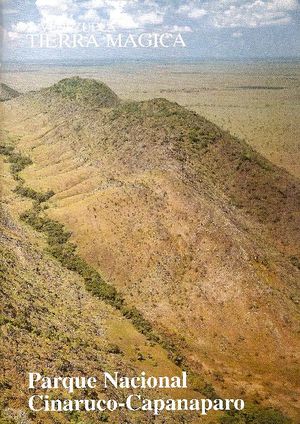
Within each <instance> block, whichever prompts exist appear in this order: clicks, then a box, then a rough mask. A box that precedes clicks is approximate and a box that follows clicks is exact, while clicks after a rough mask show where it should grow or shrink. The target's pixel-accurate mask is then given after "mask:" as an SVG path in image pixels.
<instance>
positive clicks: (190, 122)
mask: <svg viewBox="0 0 300 424" xmlns="http://www.w3.org/2000/svg"><path fill="white" fill-rule="evenodd" d="M72 81H73V79H72V80H71V81H69V82H64V83H63V85H64V86H65V84H66V85H67V86H68V87H69V85H70V84H71V85H72V84H73V82H72ZM77 83H78V84H79V85H80V81H77ZM77 83H76V84H77ZM54 87H55V86H54ZM76 90H79V91H80V88H78V86H77V88H76ZM82 91H83V92H84V85H83V86H82ZM100 104H101V102H100ZM107 106H111V105H110V104H107ZM6 109H7V110H6V116H7V121H6V127H7V129H8V130H9V131H10V132H11V133H12V134H15V135H18V136H20V137H21V138H20V141H19V143H18V148H19V149H21V150H22V151H24V152H26V154H28V155H29V156H30V157H31V158H32V160H33V165H32V166H30V167H27V168H26V169H25V170H24V171H23V172H22V177H23V178H24V179H25V182H26V185H28V186H30V187H32V188H34V189H35V190H38V191H46V190H49V189H50V190H53V191H54V192H55V196H53V197H52V198H51V200H50V202H49V205H50V207H49V209H48V210H47V215H48V216H49V217H51V218H52V219H57V220H59V221H60V222H62V223H63V224H65V226H66V227H67V229H69V230H70V231H72V234H73V235H72V241H73V242H75V243H76V244H77V245H78V248H79V252H80V254H81V256H82V257H84V258H85V259H86V260H87V261H88V262H89V263H90V264H92V265H93V266H94V267H96V268H97V269H98V270H99V271H100V272H101V274H102V275H103V277H104V278H105V279H106V280H107V281H109V282H110V283H111V284H113V285H114V286H115V287H117V288H118V290H119V291H120V292H121V293H122V295H123V296H124V297H125V299H126V301H127V302H128V303H129V304H130V305H133V306H136V307H137V308H138V309H139V310H140V311H142V312H143V314H144V315H145V317H146V318H147V319H148V320H149V321H150V322H151V323H152V325H153V326H154V327H155V328H157V329H158V330H159V331H160V332H162V333H164V334H165V335H166V336H167V337H169V338H171V339H173V340H174V342H175V343H176V344H177V345H178V346H179V347H180V348H181V349H182V350H183V351H184V352H185V353H186V360H187V361H188V363H189V366H190V367H191V368H193V369H194V370H197V371H201V373H203V374H205V375H206V377H207V378H208V379H209V380H210V381H211V382H212V383H213V384H214V386H215V387H216V388H217V389H218V390H219V391H220V392H221V393H222V394H224V395H230V397H234V396H238V395H245V396H246V397H247V399H251V398H255V399H259V401H261V402H262V403H263V404H264V403H266V404H272V405H275V406H276V405H277V406H279V405H280V406H281V407H282V405H285V407H284V408H285V410H286V411H288V412H290V413H291V411H295V397H296V393H297V374H296V371H297V369H298V367H297V353H296V352H297V348H298V340H299V339H298V336H297V334H298V333H297V332H298V324H297V320H298V317H299V315H298V311H297V307H298V300H297V295H298V293H299V291H298V289H299V288H298V286H297V278H298V277H299V269H298V267H299V257H298V256H297V252H298V251H299V239H298V236H297V228H298V226H299V182H298V180H296V179H295V178H293V177H291V176H290V175H289V174H287V173H286V172H285V171H283V170H281V169H279V168H277V167H275V166H274V165H272V164H271V163H270V162H268V161H266V160H265V159H264V158H263V157H261V156H260V155H259V154H257V153H256V152H255V151H253V150H252V149H251V148H250V147H249V146H247V145H246V144H244V143H242V142H240V141H239V140H237V139H235V138H233V137H232V136H230V135H229V134H227V133H224V132H223V131H221V130H220V129H219V128H218V127H216V126H215V125H214V124H212V123H210V122H208V121H207V120H205V119H204V118H202V117H200V116H198V115H196V114H195V113H192V112H189V111H187V110H185V109H184V108H182V107H180V106H179V105H177V104H176V103H170V102H168V101H166V100H164V99H155V100H152V101H145V102H131V103H118V104H114V107H113V108H111V107H103V105H102V107H101V108H99V109H98V108H95V107H94V103H93V105H90V104H89V103H88V102H87V103H85V102H84V101H77V100H76V99H75V101H74V98H73V96H71V97H69V96H62V95H61V93H60V92H57V90H56V89H55V88H53V87H52V88H50V89H46V90H42V91H41V92H37V93H31V94H28V95H26V96H23V97H22V98H19V99H16V100H13V101H11V102H9V104H7V106H6Z"/></svg>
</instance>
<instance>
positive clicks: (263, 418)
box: [220, 405, 292, 424]
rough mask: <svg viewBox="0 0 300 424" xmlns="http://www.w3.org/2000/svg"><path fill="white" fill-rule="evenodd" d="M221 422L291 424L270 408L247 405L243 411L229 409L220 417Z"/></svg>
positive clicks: (234, 423)
mask: <svg viewBox="0 0 300 424" xmlns="http://www.w3.org/2000/svg"><path fill="white" fill-rule="evenodd" d="M220 423H221V424H291V423H292V421H291V419H290V418H288V417H286V416H284V415H283V414H282V412H280V411H278V410H277V409H272V408H262V407H259V406H256V405H248V406H247V408H246V409H245V410H244V411H230V412H228V413H227V414H226V415H224V416H223V417H221V418H220Z"/></svg>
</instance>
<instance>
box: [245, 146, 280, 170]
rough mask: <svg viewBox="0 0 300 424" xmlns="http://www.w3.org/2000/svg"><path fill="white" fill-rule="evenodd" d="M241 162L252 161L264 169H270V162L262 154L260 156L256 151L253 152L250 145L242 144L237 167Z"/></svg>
mask: <svg viewBox="0 0 300 424" xmlns="http://www.w3.org/2000/svg"><path fill="white" fill-rule="evenodd" d="M243 162H252V163H254V164H257V165H258V166H260V168H262V169H265V170H266V171H270V170H271V169H272V165H271V163H270V162H268V160H267V159H264V158H263V157H262V156H260V155H259V154H258V153H257V152H255V150H253V149H251V147H249V146H247V147H245V146H244V149H243V151H242V154H241V157H240V163H239V165H238V168H240V167H241V165H242V163H243Z"/></svg>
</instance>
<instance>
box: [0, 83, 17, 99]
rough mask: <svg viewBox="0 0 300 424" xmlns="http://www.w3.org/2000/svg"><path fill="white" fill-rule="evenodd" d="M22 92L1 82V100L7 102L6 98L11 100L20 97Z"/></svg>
mask: <svg viewBox="0 0 300 424" xmlns="http://www.w3.org/2000/svg"><path fill="white" fill-rule="evenodd" d="M19 95H20V93H18V91H16V90H14V89H13V88H11V87H9V86H8V85H6V84H4V83H2V82H1V83H0V102H5V101H6V100H11V99H13V98H14V97H18V96H19Z"/></svg>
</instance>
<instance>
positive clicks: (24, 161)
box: [0, 144, 32, 181]
mask: <svg viewBox="0 0 300 424" xmlns="http://www.w3.org/2000/svg"><path fill="white" fill-rule="evenodd" d="M0 154H2V155H4V156H7V157H8V161H9V162H10V164H11V165H10V170H11V173H12V175H13V177H14V179H15V180H17V181H22V178H21V177H20V176H19V175H18V173H19V172H21V171H23V169H25V168H26V166H28V165H32V160H31V159H30V158H28V157H26V156H22V155H21V154H20V153H15V152H14V147H13V146H11V145H5V144H1V145H0Z"/></svg>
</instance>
